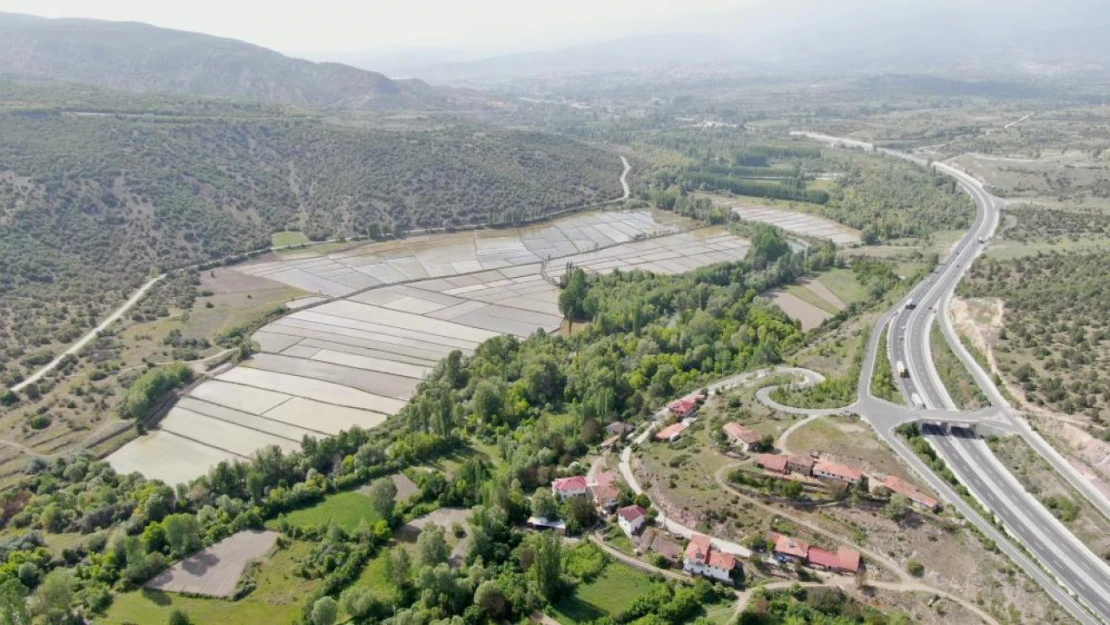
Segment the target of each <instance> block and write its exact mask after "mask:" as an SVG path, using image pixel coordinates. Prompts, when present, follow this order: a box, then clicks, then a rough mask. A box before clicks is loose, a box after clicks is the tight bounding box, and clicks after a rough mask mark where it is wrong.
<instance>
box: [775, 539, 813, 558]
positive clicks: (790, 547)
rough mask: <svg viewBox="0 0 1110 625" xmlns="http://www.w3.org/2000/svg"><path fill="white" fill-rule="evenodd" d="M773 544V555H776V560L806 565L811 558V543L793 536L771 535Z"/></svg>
mask: <svg viewBox="0 0 1110 625" xmlns="http://www.w3.org/2000/svg"><path fill="white" fill-rule="evenodd" d="M771 543H772V545H773V546H772V548H771V553H773V554H774V555H775V559H776V560H786V561H790V562H802V563H804V562H805V561H806V558H807V557H809V543H807V542H805V541H802V540H798V539H797V538H794V537H793V536H786V535H784V534H771Z"/></svg>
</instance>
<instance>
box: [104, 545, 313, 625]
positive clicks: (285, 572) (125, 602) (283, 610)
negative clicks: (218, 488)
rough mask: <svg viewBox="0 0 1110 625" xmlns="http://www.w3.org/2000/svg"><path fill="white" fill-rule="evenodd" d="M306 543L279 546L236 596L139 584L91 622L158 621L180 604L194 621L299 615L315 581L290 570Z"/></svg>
mask: <svg viewBox="0 0 1110 625" xmlns="http://www.w3.org/2000/svg"><path fill="white" fill-rule="evenodd" d="M310 549H311V545H309V544H308V543H294V544H293V545H292V546H290V547H289V548H288V549H284V550H281V551H278V552H277V553H276V554H274V555H273V557H271V558H270V560H269V561H268V562H266V564H264V565H263V566H262V569H261V570H260V571H259V573H258V574H256V576H255V580H256V581H257V583H258V587H257V588H256V589H255V590H254V592H252V593H251V594H249V595H247V596H246V597H244V598H243V599H240V600H239V601H226V600H223V599H205V598H200V597H185V596H182V595H177V594H173V593H167V592H160V591H154V590H145V589H144V590H140V591H134V592H128V593H124V594H122V595H119V596H117V597H116V599H115V601H113V602H112V606H111V607H110V608H109V609H108V613H107V614H105V616H104V617H103V618H101V619H97V621H96V622H97V623H103V624H104V625H123V624H124V623H139V624H142V625H147V624H150V625H160V624H161V623H166V622H168V620H169V615H170V612H172V611H173V610H183V611H185V612H187V613H188V614H189V619H190V621H191V622H192V623H193V624H194V625H229V624H231V623H265V624H266V625H291V624H292V623H295V622H296V621H297V619H298V618H299V617H300V614H301V604H302V602H303V601H304V598H305V597H307V596H308V595H309V594H311V593H312V591H313V589H314V588H315V587H316V585H317V584H318V583H319V581H318V580H305V579H302V578H300V577H297V575H296V574H294V573H293V570H294V569H295V568H296V563H297V560H298V559H300V558H303V557H304V556H306V555H307V554H308V552H309V550H310Z"/></svg>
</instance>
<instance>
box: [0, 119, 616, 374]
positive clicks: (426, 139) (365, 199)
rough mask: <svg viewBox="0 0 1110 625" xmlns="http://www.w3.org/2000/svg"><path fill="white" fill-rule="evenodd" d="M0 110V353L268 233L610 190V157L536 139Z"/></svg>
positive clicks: (387, 223) (514, 213) (62, 334)
mask: <svg viewBox="0 0 1110 625" xmlns="http://www.w3.org/2000/svg"><path fill="white" fill-rule="evenodd" d="M133 105H134V104H133ZM160 106H161V105H160ZM0 109H4V110H6V112H0V340H2V341H3V342H4V343H5V345H6V346H8V351H9V357H13V358H25V357H30V358H32V359H35V358H36V357H42V355H43V354H44V353H45V352H48V351H50V346H51V345H52V344H54V343H55V342H59V341H60V342H66V341H70V340H72V339H73V338H74V337H76V336H78V335H79V334H80V333H82V332H83V331H84V330H87V329H88V328H90V327H92V325H94V324H93V323H92V321H93V319H95V318H97V317H100V316H102V314H103V313H104V312H105V311H106V310H107V309H108V308H109V307H110V306H112V305H114V304H117V303H119V302H120V301H122V299H123V297H124V294H125V293H126V292H128V291H130V290H131V289H133V288H135V286H136V285H137V284H138V283H139V282H141V281H142V278H143V277H144V276H148V275H150V274H151V272H152V271H154V270H156V269H159V268H163V269H164V268H169V267H175V266H180V265H183V264H186V263H192V262H198V261H203V260H206V259H210V258H217V257H222V256H225V255H229V254H235V253H239V252H242V251H246V250H250V249H256V248H258V247H260V246H263V245H268V241H269V239H270V234H271V233H272V232H275V231H279V230H284V229H294V230H302V231H304V232H306V233H307V234H309V235H310V236H311V237H315V238H324V237H329V236H350V235H377V234H379V233H382V232H389V231H404V230H409V229H416V228H424V227H435V226H451V225H463V224H470V223H488V222H506V221H513V220H517V219H520V218H522V217H528V216H531V217H535V216H542V215H544V214H547V213H549V212H552V211H555V210H559V209H562V208H567V207H571V206H577V205H582V204H585V203H589V202H594V201H598V200H605V199H611V198H614V197H619V196H620V193H621V188H620V184H619V180H618V179H619V175H620V172H621V168H622V166H621V162H620V160H619V158H618V157H617V156H615V155H612V154H608V153H605V152H603V151H601V150H598V149H594V148H590V147H588V146H585V145H583V144H581V143H577V142H575V141H572V140H569V139H563V138H558V137H554V136H550V135H544V134H540V133H532V132H518V131H505V130H498V129H491V128H486V127H475V126H469V125H465V124H453V125H449V126H444V125H440V124H437V125H436V126H435V127H434V129H428V128H426V127H419V126H418V127H413V128H409V129H397V130H383V129H367V128H356V127H349V126H339V125H335V124H331V123H328V122H327V121H326V120H324V119H321V118H313V117H303V118H296V117H290V116H285V115H281V114H279V113H277V112H275V111H265V112H264V113H263V114H260V115H258V116H254V117H252V116H250V115H247V114H246V112H244V111H239V116H226V117H225V116H223V115H222V114H218V115H211V114H210V112H209V111H207V110H204V109H198V114H197V115H192V116H186V114H182V113H181V112H180V111H179V112H178V114H176V115H173V116H169V115H154V116H144V115H114V114H107V115H79V114H74V113H72V112H64V111H60V112H59V111H51V112H43V111H41V110H36V111H33V112H29V111H26V110H20V109H18V108H17V109H12V108H11V107H10V106H9V107H3V105H2V104H0ZM218 110H222V109H218ZM186 112H187V111H186Z"/></svg>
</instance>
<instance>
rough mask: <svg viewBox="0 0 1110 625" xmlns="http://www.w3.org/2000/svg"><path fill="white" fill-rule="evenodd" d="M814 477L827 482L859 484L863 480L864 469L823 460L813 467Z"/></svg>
mask: <svg viewBox="0 0 1110 625" xmlns="http://www.w3.org/2000/svg"><path fill="white" fill-rule="evenodd" d="M813 475H815V476H817V477H821V478H825V479H827V480H837V481H839V482H845V483H847V484H858V483H859V482H860V480H862V479H863V476H864V473H863V469H857V468H856V467H849V466H845V465H843V464H838V463H836V462H829V461H827V460H821V461H819V462H818V463H817V464H815V465H813Z"/></svg>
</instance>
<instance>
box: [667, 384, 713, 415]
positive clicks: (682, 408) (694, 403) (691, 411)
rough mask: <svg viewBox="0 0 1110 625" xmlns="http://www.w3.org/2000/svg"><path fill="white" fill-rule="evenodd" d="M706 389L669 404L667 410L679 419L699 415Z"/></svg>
mask: <svg viewBox="0 0 1110 625" xmlns="http://www.w3.org/2000/svg"><path fill="white" fill-rule="evenodd" d="M705 397H706V395H705V391H704V390H700V391H694V392H693V393H690V394H689V395H686V396H685V397H680V398H678V399H676V400H674V401H672V402H671V403H669V404H667V410H669V411H671V414H673V415H674V416H676V417H678V418H679V419H689V418H693V417H696V416H697V415H698V407H699V406H701V402H703V401H705Z"/></svg>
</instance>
